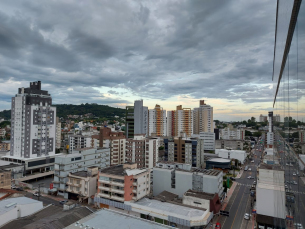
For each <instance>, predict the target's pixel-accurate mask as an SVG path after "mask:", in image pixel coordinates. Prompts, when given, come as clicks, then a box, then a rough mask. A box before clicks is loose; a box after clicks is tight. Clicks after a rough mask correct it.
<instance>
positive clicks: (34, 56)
mask: <svg viewBox="0 0 305 229" xmlns="http://www.w3.org/2000/svg"><path fill="white" fill-rule="evenodd" d="M0 5H1V8H0V17H1V18H2V21H3V23H2V29H1V30H0V37H2V38H1V39H0V51H1V52H0V61H1V63H2V66H1V68H0V74H1V77H0V78H1V79H0V85H1V86H2V90H1V92H0V100H1V104H0V110H4V109H10V98H11V97H12V96H14V94H15V93H16V89H17V88H19V87H26V86H27V85H28V83H29V82H32V81H38V80H41V81H42V82H43V84H44V88H45V90H48V91H49V92H50V93H51V95H52V97H53V103H54V104H64V103H65V104H81V103H98V104H105V105H110V106H113V107H121V108H125V107H126V106H130V105H132V104H133V102H134V101H135V100H138V99H143V100H144V103H145V106H148V108H149V109H153V108H154V106H155V105H156V104H160V105H161V106H162V107H163V108H164V109H166V110H175V108H176V106H178V105H182V106H183V107H185V108H192V109H193V108H195V107H197V104H198V101H199V100H201V99H202V100H205V101H206V102H207V104H209V105H211V106H212V107H214V119H218V120H222V121H241V120H248V119H249V118H250V117H252V116H254V117H256V118H258V117H259V115H260V114H267V113H268V111H270V110H272V101H273V96H272V94H273V89H272V87H273V82H272V63H273V53H274V50H273V49H274V33H275V14H276V4H275V3H273V2H269V1H263V0H261V1H256V2H248V1H234V2H233V1H232V2H229V1H217V2H215V1H191V2H190V1H180V2H175V3H172V2H171V1H164V2H140V3H139V2H135V1H122V2H117V1H116V2H110V1H100V2H93V1H88V2H86V4H82V3H80V2H73V1H70V2H66V3H62V2H47V1H45V2H44V1H42V2H39V3H37V2H35V1H28V2H27V4H23V3H22V2H11V1H2V2H1V4H0ZM53 12H56V13H55V14H54V13H53ZM249 15H251V16H249ZM253 18H255V19H256V20H253ZM79 25H82V26H81V27H80V26H79ZM12 60H14V61H12ZM291 116H293V117H294V114H293V113H292V114H291ZM302 116H303V113H301V112H299V117H302Z"/></svg>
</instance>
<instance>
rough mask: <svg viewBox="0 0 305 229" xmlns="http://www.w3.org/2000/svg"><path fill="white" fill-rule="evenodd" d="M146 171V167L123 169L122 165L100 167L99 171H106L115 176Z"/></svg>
mask: <svg viewBox="0 0 305 229" xmlns="http://www.w3.org/2000/svg"><path fill="white" fill-rule="evenodd" d="M143 172H147V169H127V168H126V169H124V168H123V165H114V166H110V167H108V168H105V169H101V170H100V173H106V174H111V175H116V176H125V175H127V176H131V175H138V174H140V173H143Z"/></svg>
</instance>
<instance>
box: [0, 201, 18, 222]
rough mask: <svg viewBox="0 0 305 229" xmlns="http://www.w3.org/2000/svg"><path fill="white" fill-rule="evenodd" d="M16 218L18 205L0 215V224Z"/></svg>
mask: <svg viewBox="0 0 305 229" xmlns="http://www.w3.org/2000/svg"><path fill="white" fill-rule="evenodd" d="M17 218H18V207H17V206H16V207H15V208H13V209H12V210H10V211H8V212H6V213H4V214H1V215H0V226H2V225H4V224H6V223H7V222H9V221H11V220H14V219H17Z"/></svg>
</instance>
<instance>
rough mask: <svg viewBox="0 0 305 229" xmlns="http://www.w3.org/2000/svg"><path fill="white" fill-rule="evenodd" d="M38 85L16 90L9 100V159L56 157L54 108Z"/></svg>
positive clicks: (45, 92) (48, 96) (36, 83)
mask: <svg viewBox="0 0 305 229" xmlns="http://www.w3.org/2000/svg"><path fill="white" fill-rule="evenodd" d="M51 105H52V97H51V95H50V94H49V93H48V91H44V90H41V82H40V81H38V82H31V83H30V87H28V88H23V87H22V88H19V90H18V94H16V96H15V97H13V98H12V109H11V151H10V156H14V157H21V158H35V157H43V156H51V155H54V154H55V140H56V134H55V133H56V120H55V118H56V107H52V106H51Z"/></svg>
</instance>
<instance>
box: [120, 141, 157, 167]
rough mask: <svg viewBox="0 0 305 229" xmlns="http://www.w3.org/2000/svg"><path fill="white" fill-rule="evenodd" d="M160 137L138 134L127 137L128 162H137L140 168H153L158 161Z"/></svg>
mask: <svg viewBox="0 0 305 229" xmlns="http://www.w3.org/2000/svg"><path fill="white" fill-rule="evenodd" d="M158 142H159V140H158V138H153V137H150V138H145V137H144V135H136V136H134V138H132V139H130V138H128V139H126V154H125V156H126V162H129V163H136V164H137V167H138V168H153V167H154V166H155V164H156V162H157V161H158V156H159V146H158Z"/></svg>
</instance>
